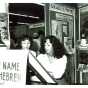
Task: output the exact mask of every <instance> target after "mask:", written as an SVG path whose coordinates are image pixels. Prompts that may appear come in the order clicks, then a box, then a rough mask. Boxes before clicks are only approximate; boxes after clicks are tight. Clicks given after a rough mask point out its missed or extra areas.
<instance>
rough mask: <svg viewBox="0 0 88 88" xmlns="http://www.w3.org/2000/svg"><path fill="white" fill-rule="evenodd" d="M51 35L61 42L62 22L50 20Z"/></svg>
mask: <svg viewBox="0 0 88 88" xmlns="http://www.w3.org/2000/svg"><path fill="white" fill-rule="evenodd" d="M51 25H52V35H54V36H56V37H57V38H58V39H59V40H60V41H61V42H62V21H59V20H51Z"/></svg>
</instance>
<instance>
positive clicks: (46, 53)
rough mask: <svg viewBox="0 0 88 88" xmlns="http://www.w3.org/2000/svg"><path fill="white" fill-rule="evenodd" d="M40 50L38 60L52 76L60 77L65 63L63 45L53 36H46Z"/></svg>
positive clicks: (63, 71)
mask: <svg viewBox="0 0 88 88" xmlns="http://www.w3.org/2000/svg"><path fill="white" fill-rule="evenodd" d="M40 52H41V54H40V55H39V56H38V57H37V59H38V61H39V62H40V63H41V64H42V65H43V66H44V67H45V69H46V70H47V72H49V74H50V75H51V76H52V77H53V78H55V79H61V78H62V76H63V74H64V73H65V69H66V64H67V57H66V50H65V48H64V45H63V44H61V43H60V41H59V40H58V39H57V38H56V37H55V36H48V37H46V38H45V41H44V42H43V43H42V45H41V49H40Z"/></svg>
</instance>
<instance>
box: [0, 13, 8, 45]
mask: <svg viewBox="0 0 88 88" xmlns="http://www.w3.org/2000/svg"><path fill="white" fill-rule="evenodd" d="M7 41H8V42H9V30H8V15H7V13H0V44H6V43H7Z"/></svg>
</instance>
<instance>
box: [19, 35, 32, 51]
mask: <svg viewBox="0 0 88 88" xmlns="http://www.w3.org/2000/svg"><path fill="white" fill-rule="evenodd" d="M26 39H27V40H29V41H30V43H31V46H30V49H31V47H32V44H33V40H32V37H31V36H28V35H22V36H21V37H20V40H19V44H20V48H22V46H21V42H22V41H24V40H26Z"/></svg>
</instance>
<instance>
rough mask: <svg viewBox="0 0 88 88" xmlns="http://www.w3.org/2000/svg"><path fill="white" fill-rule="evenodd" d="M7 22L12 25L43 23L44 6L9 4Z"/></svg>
mask: <svg viewBox="0 0 88 88" xmlns="http://www.w3.org/2000/svg"><path fill="white" fill-rule="evenodd" d="M9 20H10V22H12V23H16V22H21V23H38V22H44V6H43V5H40V4H34V3H9Z"/></svg>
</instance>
